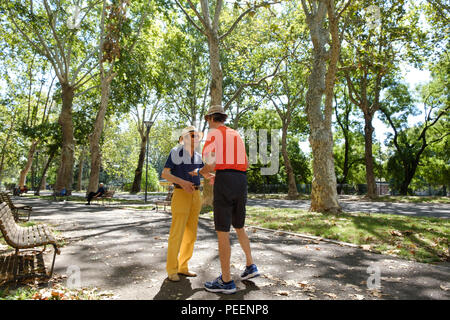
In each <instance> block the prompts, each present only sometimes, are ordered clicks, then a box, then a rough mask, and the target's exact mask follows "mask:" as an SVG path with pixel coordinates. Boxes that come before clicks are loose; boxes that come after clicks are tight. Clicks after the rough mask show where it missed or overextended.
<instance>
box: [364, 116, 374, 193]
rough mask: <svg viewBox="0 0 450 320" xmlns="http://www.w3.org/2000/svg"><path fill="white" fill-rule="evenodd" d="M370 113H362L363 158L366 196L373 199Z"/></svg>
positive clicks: (372, 129)
mask: <svg viewBox="0 0 450 320" xmlns="http://www.w3.org/2000/svg"><path fill="white" fill-rule="evenodd" d="M372 118H373V115H372V114H366V113H364V159H365V163H366V182H367V197H369V198H371V199H373V198H375V197H376V196H377V187H376V184H375V173H374V165H373V164H374V160H373V153H372V144H373V139H372V137H373V131H374V128H373V127H372Z"/></svg>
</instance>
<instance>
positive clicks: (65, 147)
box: [55, 83, 75, 195]
mask: <svg viewBox="0 0 450 320" xmlns="http://www.w3.org/2000/svg"><path fill="white" fill-rule="evenodd" d="M61 89H62V109H61V113H60V114H59V119H58V123H59V125H60V126H61V131H62V148H61V161H60V164H59V168H58V176H57V178H56V183H55V190H56V191H57V192H61V190H62V189H64V188H65V189H66V193H67V195H70V194H71V193H72V183H73V165H74V152H75V139H74V135H73V120H72V104H73V97H74V90H73V87H71V86H69V85H68V84H66V83H62V84H61Z"/></svg>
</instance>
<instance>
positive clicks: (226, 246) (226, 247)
mask: <svg viewBox="0 0 450 320" xmlns="http://www.w3.org/2000/svg"><path fill="white" fill-rule="evenodd" d="M229 235H230V233H229V232H223V231H217V239H218V241H219V259H220V266H221V268H222V280H223V281H224V282H229V281H231V274H230V257H231V246H230V237H229Z"/></svg>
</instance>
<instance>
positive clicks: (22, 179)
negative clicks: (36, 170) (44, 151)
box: [19, 140, 38, 187]
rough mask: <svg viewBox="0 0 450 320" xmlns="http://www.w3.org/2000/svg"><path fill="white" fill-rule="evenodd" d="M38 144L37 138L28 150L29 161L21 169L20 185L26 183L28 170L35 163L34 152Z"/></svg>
mask: <svg viewBox="0 0 450 320" xmlns="http://www.w3.org/2000/svg"><path fill="white" fill-rule="evenodd" d="M37 144H38V141H37V140H34V141H32V142H31V146H30V149H29V150H28V156H27V163H26V164H25V167H24V168H23V169H22V170H21V171H20V176H19V187H23V186H24V185H25V184H26V180H27V174H28V171H30V169H31V166H32V165H33V159H34V153H35V152H36V147H37Z"/></svg>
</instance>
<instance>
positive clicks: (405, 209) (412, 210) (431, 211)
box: [247, 199, 450, 219]
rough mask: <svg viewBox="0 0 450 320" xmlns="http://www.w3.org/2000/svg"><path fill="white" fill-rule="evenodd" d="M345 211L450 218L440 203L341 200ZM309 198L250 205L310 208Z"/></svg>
mask: <svg viewBox="0 0 450 320" xmlns="http://www.w3.org/2000/svg"><path fill="white" fill-rule="evenodd" d="M339 203H340V204H341V206H342V209H343V210H344V211H345V212H369V213H390V214H401V215H407V216H415V217H435V218H444V219H450V205H449V204H439V203H395V202H370V201H348V200H340V202H339ZM310 204H311V201H309V200H279V199H265V200H262V199H249V200H248V201H247V205H249V206H263V207H270V208H299V209H304V210H308V209H309V207H310Z"/></svg>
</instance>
